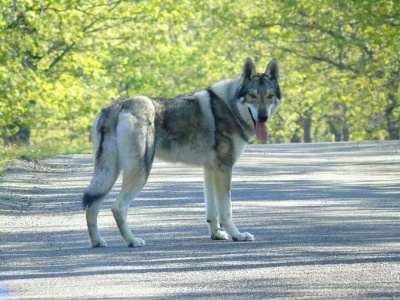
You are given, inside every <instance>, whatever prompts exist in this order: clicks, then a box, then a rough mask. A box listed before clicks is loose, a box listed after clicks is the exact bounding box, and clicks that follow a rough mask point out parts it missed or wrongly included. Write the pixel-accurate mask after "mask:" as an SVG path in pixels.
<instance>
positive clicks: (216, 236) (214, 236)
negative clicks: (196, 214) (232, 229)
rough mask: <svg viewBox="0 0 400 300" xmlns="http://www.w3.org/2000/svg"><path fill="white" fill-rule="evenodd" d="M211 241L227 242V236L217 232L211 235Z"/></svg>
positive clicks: (220, 231) (223, 232)
mask: <svg viewBox="0 0 400 300" xmlns="http://www.w3.org/2000/svg"><path fill="white" fill-rule="evenodd" d="M211 239H213V240H229V235H228V234H227V233H226V232H225V231H222V230H218V231H217V232H216V233H213V234H211Z"/></svg>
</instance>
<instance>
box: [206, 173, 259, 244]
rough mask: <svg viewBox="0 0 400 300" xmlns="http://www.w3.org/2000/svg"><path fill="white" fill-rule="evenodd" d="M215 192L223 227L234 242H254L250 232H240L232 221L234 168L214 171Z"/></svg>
mask: <svg viewBox="0 0 400 300" xmlns="http://www.w3.org/2000/svg"><path fill="white" fill-rule="evenodd" d="M213 178H214V191H215V197H216V200H217V205H218V211H219V219H220V222H221V225H222V227H223V228H224V229H225V230H226V231H227V233H228V234H229V235H230V236H231V238H232V240H234V241H253V240H254V236H253V235H252V234H250V233H248V232H243V233H241V232H239V230H238V229H237V228H236V226H235V224H234V223H233V221H232V202H231V180H232V168H230V167H221V168H218V169H216V170H214V171H213Z"/></svg>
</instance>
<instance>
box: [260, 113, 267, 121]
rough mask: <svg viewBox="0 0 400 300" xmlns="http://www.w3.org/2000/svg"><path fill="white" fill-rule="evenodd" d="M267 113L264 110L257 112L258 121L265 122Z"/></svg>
mask: <svg viewBox="0 0 400 300" xmlns="http://www.w3.org/2000/svg"><path fill="white" fill-rule="evenodd" d="M267 120H268V115H267V114H266V113H265V112H260V113H258V121H260V122H267Z"/></svg>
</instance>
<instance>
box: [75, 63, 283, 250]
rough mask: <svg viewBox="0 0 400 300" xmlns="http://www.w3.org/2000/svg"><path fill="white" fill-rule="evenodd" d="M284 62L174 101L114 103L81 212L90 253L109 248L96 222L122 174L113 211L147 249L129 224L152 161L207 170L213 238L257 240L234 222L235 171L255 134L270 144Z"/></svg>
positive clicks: (97, 129) (98, 140) (99, 127)
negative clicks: (270, 123) (269, 127)
mask: <svg viewBox="0 0 400 300" xmlns="http://www.w3.org/2000/svg"><path fill="white" fill-rule="evenodd" d="M279 79H280V73H279V67H278V62H277V60H276V59H275V58H274V59H272V60H271V61H270V62H269V64H268V66H267V68H266V71H265V72H264V73H257V71H256V66H255V64H254V62H253V61H252V60H251V59H250V58H247V59H246V60H245V62H244V65H243V71H242V74H241V75H240V76H239V77H237V78H234V79H225V80H222V81H219V82H217V83H215V84H213V85H211V86H210V87H209V88H207V89H204V90H201V91H198V92H195V93H191V94H186V95H182V96H177V97H176V98H173V99H164V98H149V97H145V96H136V97H133V98H128V99H119V100H115V101H114V102H112V103H111V104H109V105H108V106H106V107H105V108H103V109H102V110H101V112H100V114H99V115H98V116H97V118H96V121H95V124H94V129H93V139H94V155H95V157H94V175H93V178H92V180H91V182H90V184H89V186H88V187H87V189H86V190H85V192H84V195H83V199H82V202H83V207H84V208H85V209H86V221H87V226H88V230H89V237H90V243H91V246H92V247H104V246H106V242H105V241H104V239H103V238H102V237H101V236H100V233H99V230H98V227H97V216H98V214H99V210H100V206H101V204H102V202H103V200H104V197H105V196H106V195H107V194H108V192H109V191H110V190H111V188H112V187H113V185H114V183H115V181H116V180H117V177H118V176H119V174H120V172H121V170H122V172H123V178H122V187H121V191H120V193H119V195H118V197H117V200H116V202H115V204H114V205H113V206H112V208H111V211H112V213H113V215H114V219H115V221H116V223H117V226H118V229H119V230H120V232H121V235H122V237H123V238H124V240H125V242H126V244H127V245H128V247H140V246H143V245H144V244H145V241H144V240H143V239H141V238H138V237H135V236H134V235H133V234H132V232H131V230H130V228H129V226H128V223H127V212H128V208H129V206H130V203H131V201H132V200H133V198H135V197H136V196H137V195H138V194H139V192H140V191H141V190H142V188H143V186H144V185H145V183H146V181H147V178H148V176H149V173H150V169H151V167H152V163H153V159H154V157H158V158H160V159H163V160H167V161H172V162H180V163H185V164H191V165H200V166H203V169H204V195H205V203H206V220H207V223H208V228H209V233H210V235H211V238H212V239H213V240H228V239H232V240H233V241H252V240H254V237H253V235H252V234H250V233H248V232H239V230H238V229H237V228H236V226H235V224H234V223H233V221H232V204H231V178H232V168H233V165H234V164H235V162H236V161H237V159H238V158H239V157H240V155H241V154H242V152H243V150H244V148H245V146H246V145H247V144H248V142H250V141H251V140H252V139H253V138H254V136H257V137H258V138H259V139H261V140H263V141H266V140H267V138H268V130H267V127H266V122H267V120H269V119H270V118H271V117H272V116H273V115H274V114H275V113H276V112H277V110H278V108H279V105H280V101H281V100H280V98H281V92H280V88H279Z"/></svg>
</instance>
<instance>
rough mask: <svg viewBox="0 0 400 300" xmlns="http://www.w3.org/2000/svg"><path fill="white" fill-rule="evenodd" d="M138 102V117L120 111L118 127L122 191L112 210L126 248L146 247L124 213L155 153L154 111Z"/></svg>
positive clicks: (145, 177)
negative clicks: (130, 226)
mask: <svg viewBox="0 0 400 300" xmlns="http://www.w3.org/2000/svg"><path fill="white" fill-rule="evenodd" d="M140 100H141V99H138V101H137V102H136V103H135V104H136V105H138V106H139V107H138V109H139V108H140V111H141V114H140V115H138V116H135V115H133V114H132V113H131V112H130V111H127V112H122V113H121V114H120V116H119V123H118V126H117V144H118V153H119V165H120V166H121V168H122V170H123V179H122V187H121V192H120V194H119V195H118V198H117V201H116V203H115V204H114V206H113V207H112V208H111V210H112V213H113V215H114V219H115V221H116V223H117V226H118V229H119V231H120V232H121V235H122V237H123V239H124V240H125V242H126V244H127V245H128V247H140V246H144V244H145V241H144V240H142V239H141V238H137V237H134V235H133V234H132V231H131V229H130V228H129V225H128V223H127V214H128V209H129V206H130V203H131V201H132V200H133V199H134V198H135V197H136V196H137V195H138V194H139V192H140V191H141V190H142V188H143V186H144V184H145V183H146V181H147V178H148V176H149V173H150V169H151V166H152V163H153V158H154V151H155V148H154V147H155V144H154V141H155V127H154V110H152V109H151V108H153V109H154V107H153V106H152V105H148V103H145V101H146V99H144V100H143V102H140ZM142 104H144V105H143V106H142ZM146 104H147V105H146ZM145 112H147V114H146V113H145Z"/></svg>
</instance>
